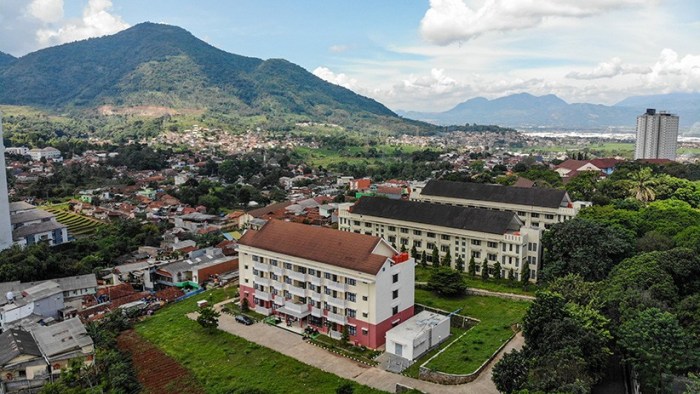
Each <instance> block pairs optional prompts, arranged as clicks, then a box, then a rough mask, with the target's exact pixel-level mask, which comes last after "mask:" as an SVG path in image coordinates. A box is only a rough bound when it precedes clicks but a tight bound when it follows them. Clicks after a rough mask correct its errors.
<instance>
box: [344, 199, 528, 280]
mask: <svg viewBox="0 0 700 394" xmlns="http://www.w3.org/2000/svg"><path fill="white" fill-rule="evenodd" d="M338 229H340V230H343V231H348V232H354V233H360V234H366V235H374V236H376V237H382V238H384V239H385V240H386V241H387V242H389V243H392V244H394V245H396V246H397V247H399V248H401V247H403V248H405V249H406V250H410V249H412V248H413V247H415V248H416V250H417V251H418V252H419V253H422V252H425V253H426V254H427V256H428V257H429V258H430V256H431V254H432V251H433V248H437V249H438V252H439V254H440V255H441V256H443V257H444V256H445V255H447V253H448V252H449V253H450V256H451V258H452V266H453V267H454V268H456V260H457V258H458V257H461V258H462V260H464V262H465V266H464V270H465V271H466V270H467V269H468V262H469V260H470V259H471V257H472V256H473V257H474V259H475V260H476V261H477V262H478V264H477V266H478V267H479V271H480V266H481V264H482V263H483V261H484V260H486V261H487V265H488V266H489V270H490V271H491V272H493V269H494V265H495V264H496V262H500V264H501V277H504V278H505V277H508V274H509V272H510V270H511V269H513V272H514V274H515V275H516V278H518V279H520V278H521V273H522V272H523V271H524V267H525V264H528V265H529V268H530V280H531V281H536V279H537V275H538V271H539V268H540V265H541V258H540V256H541V249H542V248H541V246H540V235H541V232H542V230H540V229H539V228H534V227H528V226H526V225H524V223H523V221H522V220H520V218H518V215H516V214H515V213H513V212H509V211H496V210H490V209H484V208H470V207H462V206H453V205H444V204H435V203H429V202H419V201H397V200H389V199H386V198H381V197H363V198H361V199H360V200H359V201H358V202H357V203H355V204H354V205H352V204H342V205H341V207H340V209H339V212H338Z"/></svg>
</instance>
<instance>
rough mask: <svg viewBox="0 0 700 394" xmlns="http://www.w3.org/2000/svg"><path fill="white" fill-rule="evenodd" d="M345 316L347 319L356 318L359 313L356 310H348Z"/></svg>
mask: <svg viewBox="0 0 700 394" xmlns="http://www.w3.org/2000/svg"><path fill="white" fill-rule="evenodd" d="M345 316H347V317H355V316H357V311H356V310H354V309H346V310H345Z"/></svg>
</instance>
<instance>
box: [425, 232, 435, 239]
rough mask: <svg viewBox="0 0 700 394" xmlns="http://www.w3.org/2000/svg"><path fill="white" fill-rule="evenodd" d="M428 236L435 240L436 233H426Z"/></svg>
mask: <svg viewBox="0 0 700 394" xmlns="http://www.w3.org/2000/svg"><path fill="white" fill-rule="evenodd" d="M426 235H427V236H428V238H435V233H431V232H428V233H426Z"/></svg>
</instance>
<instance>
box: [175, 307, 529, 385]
mask: <svg viewBox="0 0 700 394" xmlns="http://www.w3.org/2000/svg"><path fill="white" fill-rule="evenodd" d="M227 302H228V301H227ZM217 306H219V304H217ZM196 316H197V314H196V313H190V314H188V317H189V318H191V319H195V318H196ZM219 329H220V330H223V331H226V332H228V333H231V334H233V335H236V336H239V337H241V338H244V339H246V340H248V341H251V342H254V343H257V344H259V345H261V346H265V347H267V348H270V349H272V350H275V351H278V352H280V353H282V354H285V355H287V356H289V357H293V358H295V359H297V360H299V361H301V362H303V363H304V364H308V365H311V366H313V367H316V368H318V369H321V370H323V371H326V372H330V373H332V374H335V375H338V376H340V377H343V378H346V379H350V380H354V381H356V382H357V383H360V384H363V385H367V386H370V387H374V388H376V389H379V390H383V391H387V392H392V393H393V392H395V391H396V384H397V383H399V384H402V385H404V386H408V387H412V388H416V389H418V390H421V391H423V392H426V393H487V394H490V393H493V394H498V390H496V386H495V385H494V384H493V382H492V381H491V369H492V367H493V365H494V364H495V363H496V362H497V361H498V360H499V359H500V358H501V356H502V355H503V353H504V352H509V351H510V350H511V349H514V348H518V349H519V348H521V347H522V346H523V338H522V335H520V334H517V335H516V337H515V338H514V339H513V340H512V341H511V342H510V343H509V344H508V345H507V346H506V347H505V348H504V349H503V351H502V352H501V354H499V355H498V356H497V357H496V358H495V359H494V361H493V362H491V364H490V365H489V366H488V367H487V368H486V369H485V370H484V371H483V372H482V373H481V375H479V377H478V378H477V379H476V380H475V381H473V382H470V383H467V384H463V385H457V386H443V385H439V384H435V383H431V382H425V381H422V380H418V379H413V378H409V377H407V376H403V375H397V374H393V373H391V372H387V371H384V370H381V369H379V368H376V367H368V366H366V365H363V364H358V363H356V362H354V361H352V360H350V359H348V358H345V357H342V356H338V355H336V354H334V353H331V352H328V351H326V350H324V349H322V348H319V347H316V346H314V345H311V344H309V343H307V342H305V341H304V340H303V339H302V337H301V336H299V335H297V334H294V333H292V332H289V331H286V330H281V329H279V328H276V327H272V326H268V325H266V324H263V323H256V324H253V325H251V326H246V325H243V324H240V323H237V322H236V321H235V319H234V318H233V316H230V315H228V314H225V313H224V314H222V315H221V317H220V318H219Z"/></svg>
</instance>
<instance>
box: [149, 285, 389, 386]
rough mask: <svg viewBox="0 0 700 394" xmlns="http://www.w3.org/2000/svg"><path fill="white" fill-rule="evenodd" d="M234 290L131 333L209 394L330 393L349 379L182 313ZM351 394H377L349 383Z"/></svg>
mask: <svg viewBox="0 0 700 394" xmlns="http://www.w3.org/2000/svg"><path fill="white" fill-rule="evenodd" d="M234 295H235V294H234V289H226V290H222V289H217V290H213V291H209V292H205V293H202V294H200V295H197V296H195V297H192V298H190V299H187V300H185V301H182V302H180V303H177V304H174V305H170V306H168V307H166V308H164V309H163V310H161V311H159V312H158V313H157V314H155V315H154V316H152V317H150V318H148V319H146V320H144V321H143V322H141V323H139V324H138V325H137V326H136V332H138V334H139V335H141V336H143V337H144V338H146V339H147V340H148V341H150V342H151V343H153V344H154V345H156V346H157V347H158V348H160V349H161V350H163V351H164V352H165V353H167V354H168V355H169V356H170V357H173V358H174V359H175V360H177V361H178V362H179V363H180V364H182V365H183V366H184V367H185V368H187V369H188V370H190V371H191V372H192V374H193V375H194V376H195V378H196V379H197V380H198V381H199V383H200V384H201V385H202V386H203V387H205V389H206V391H207V392H208V393H233V392H236V393H245V392H256V393H257V392H261V393H262V392H264V393H333V392H335V390H336V388H338V387H339V386H340V385H342V384H344V383H348V382H349V381H348V380H346V379H342V378H340V377H338V376H336V375H333V374H330V373H327V372H323V371H321V370H319V369H316V368H313V367H310V366H308V365H305V364H303V363H301V362H299V361H297V360H295V359H293V358H290V357H287V356H285V355H283V354H281V353H277V352H275V351H273V350H270V349H267V348H264V347H262V346H259V345H257V344H254V343H252V342H248V341H246V340H244V339H242V338H239V337H236V336H233V335H231V334H228V333H226V332H223V331H218V330H216V331H214V332H207V331H205V330H204V329H203V328H202V327H201V326H199V324H197V322H195V321H193V320H190V319H188V318H187V317H186V316H185V314H186V313H188V312H192V311H194V310H196V309H197V308H196V303H197V301H198V300H202V299H208V300H210V303H215V302H220V301H222V300H224V299H227V298H230V297H232V296H234ZM354 389H355V390H354V393H380V391H377V390H374V389H372V388H369V387H366V386H360V385H358V384H354Z"/></svg>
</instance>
